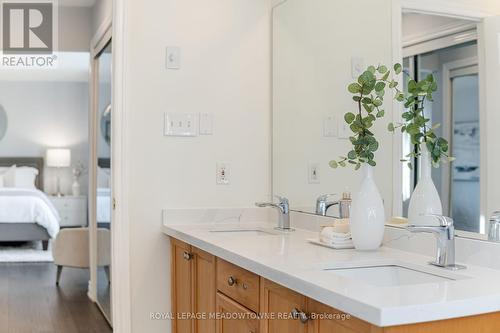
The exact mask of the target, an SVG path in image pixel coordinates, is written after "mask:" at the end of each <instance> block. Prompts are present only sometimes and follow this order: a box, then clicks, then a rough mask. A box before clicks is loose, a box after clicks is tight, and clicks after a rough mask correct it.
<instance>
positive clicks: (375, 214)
mask: <svg viewBox="0 0 500 333" xmlns="http://www.w3.org/2000/svg"><path fill="white" fill-rule="evenodd" d="M362 171H363V181H362V182H361V188H360V190H359V192H358V193H357V195H356V197H354V199H353V201H352V207H351V234H352V241H353V243H354V247H355V248H356V249H357V250H361V251H373V250H376V249H378V248H379V247H380V245H381V244H382V239H383V238H384V230H385V210H384V202H383V201H382V197H381V196H380V192H379V191H378V188H377V185H376V184H375V180H374V179H373V168H372V167H371V166H369V165H364V166H363V167H362Z"/></svg>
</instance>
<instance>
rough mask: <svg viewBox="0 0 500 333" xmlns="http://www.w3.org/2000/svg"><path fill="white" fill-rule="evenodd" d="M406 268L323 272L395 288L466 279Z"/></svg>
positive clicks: (330, 269)
mask: <svg viewBox="0 0 500 333" xmlns="http://www.w3.org/2000/svg"><path fill="white" fill-rule="evenodd" d="M405 266H406V267H405ZM408 266H410V265H403V264H388V265H363V267H340V268H326V269H324V270H325V271H328V272H330V273H332V274H335V275H337V276H341V277H344V278H348V279H352V280H356V281H358V282H362V283H365V284H368V285H372V286H376V287H397V286H405V285H416V284H424V283H436V282H449V281H455V280H461V279H465V278H467V277H464V276H460V275H456V274H452V273H449V272H444V271H443V272H439V271H435V270H434V269H433V268H429V269H428V270H431V271H427V272H426V271H424V270H427V269H422V270H421V269H418V268H415V267H408Z"/></svg>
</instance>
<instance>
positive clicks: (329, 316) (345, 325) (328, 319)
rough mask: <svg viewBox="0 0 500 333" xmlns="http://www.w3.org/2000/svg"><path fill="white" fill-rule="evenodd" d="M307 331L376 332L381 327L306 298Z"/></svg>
mask: <svg viewBox="0 0 500 333" xmlns="http://www.w3.org/2000/svg"><path fill="white" fill-rule="evenodd" d="M307 311H308V313H309V315H310V317H311V320H310V321H309V326H310V331H309V333H332V332H335V333H378V332H382V329H381V328H379V327H376V326H373V325H371V324H369V323H367V322H364V321H362V320H360V319H357V318H354V317H351V316H349V315H347V314H346V313H343V312H341V311H338V310H336V309H334V308H331V307H329V306H326V305H324V304H322V303H319V302H317V301H315V300H312V299H308V300H307Z"/></svg>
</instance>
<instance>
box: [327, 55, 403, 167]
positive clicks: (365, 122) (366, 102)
mask: <svg viewBox="0 0 500 333" xmlns="http://www.w3.org/2000/svg"><path fill="white" fill-rule="evenodd" d="M401 71H402V67H401V65H399V64H397V65H395V66H394V72H395V74H400V73H401ZM390 74H391V71H390V70H389V69H388V68H387V67H386V66H384V65H379V66H378V67H375V66H369V67H368V69H367V70H366V71H365V72H363V74H361V75H360V76H359V77H358V80H357V82H353V83H351V84H349V86H348V87H347V90H348V91H349V92H350V93H351V94H353V96H352V99H353V100H354V102H355V103H356V108H357V110H356V112H347V113H346V114H345V115H344V120H345V122H346V123H347V124H348V125H349V128H350V129H351V131H352V132H353V135H352V136H351V137H349V140H350V141H351V143H352V146H353V148H352V150H351V151H349V153H348V154H347V156H341V157H340V159H338V160H333V161H330V166H331V167H332V168H337V167H339V166H340V167H345V166H346V165H347V164H352V165H354V169H355V170H358V169H359V168H360V167H361V165H362V164H364V163H366V164H368V165H370V166H375V165H376V164H377V163H376V162H375V152H376V151H377V150H378V148H379V142H378V141H377V139H376V137H375V135H374V134H373V132H372V131H371V130H370V129H371V128H372V127H373V124H374V122H375V121H376V120H377V119H379V118H382V117H384V115H385V110H384V109H383V108H382V106H383V103H384V96H385V92H386V90H387V89H397V88H396V87H397V85H398V83H397V82H396V81H394V80H393V79H389V76H390ZM394 98H395V99H397V100H398V101H402V100H403V98H404V96H403V94H402V93H401V92H400V91H399V90H398V91H397V93H396V94H395V96H394Z"/></svg>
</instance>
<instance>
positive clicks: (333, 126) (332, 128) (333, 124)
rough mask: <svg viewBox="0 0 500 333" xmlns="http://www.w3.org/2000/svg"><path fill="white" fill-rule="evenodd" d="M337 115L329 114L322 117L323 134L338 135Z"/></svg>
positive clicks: (325, 135)
mask: <svg viewBox="0 0 500 333" xmlns="http://www.w3.org/2000/svg"><path fill="white" fill-rule="evenodd" d="M338 130H339V129H338V125H337V117H336V116H335V115H329V116H326V117H324V118H323V136H324V137H336V136H337V135H338Z"/></svg>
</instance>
